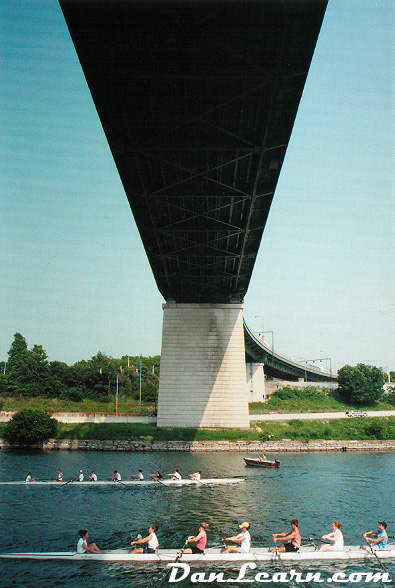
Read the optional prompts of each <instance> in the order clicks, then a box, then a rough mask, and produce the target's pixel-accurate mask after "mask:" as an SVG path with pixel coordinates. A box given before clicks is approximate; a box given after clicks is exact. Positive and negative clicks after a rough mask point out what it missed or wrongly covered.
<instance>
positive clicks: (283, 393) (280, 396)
mask: <svg viewBox="0 0 395 588" xmlns="http://www.w3.org/2000/svg"><path fill="white" fill-rule="evenodd" d="M24 408H35V409H40V410H46V411H48V412H87V413H109V414H115V396H114V395H112V396H111V397H110V398H109V400H108V401H106V402H99V401H95V400H83V401H82V402H73V401H71V400H60V399H59V398H44V397H41V396H38V397H35V398H30V399H27V398H1V399H0V409H1V410H4V411H14V410H15V411H19V410H22V409H24ZM394 408H395V397H394V394H386V395H384V396H383V399H382V400H381V401H380V402H377V403H376V404H375V405H373V406H357V405H354V404H347V403H345V402H343V401H342V400H341V399H340V397H339V395H338V394H337V392H336V390H330V389H324V390H323V389H321V388H316V387H315V386H309V387H307V388H293V387H292V386H285V387H284V388H281V389H280V390H278V391H277V392H275V393H274V394H272V395H271V396H270V399H269V402H268V403H267V404H264V403H263V402H252V403H250V414H267V413H268V412H272V411H279V412H282V413H294V412H298V413H299V412H345V411H346V410H353V409H361V410H367V409H369V410H394ZM138 412H139V403H138V400H136V399H133V398H130V397H126V396H120V397H119V399H118V414H138ZM141 412H142V414H143V415H151V414H153V413H154V412H155V405H154V404H152V403H151V404H149V403H144V402H143V403H142V405H141Z"/></svg>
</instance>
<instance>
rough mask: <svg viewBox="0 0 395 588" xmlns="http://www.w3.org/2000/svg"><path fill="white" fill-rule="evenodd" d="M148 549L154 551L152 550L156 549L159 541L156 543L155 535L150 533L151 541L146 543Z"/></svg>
mask: <svg viewBox="0 0 395 588" xmlns="http://www.w3.org/2000/svg"><path fill="white" fill-rule="evenodd" d="M148 547H149V548H150V549H154V550H155V549H158V547H159V541H158V538H157V536H156V535H155V533H152V535H151V539H150V540H149V541H148Z"/></svg>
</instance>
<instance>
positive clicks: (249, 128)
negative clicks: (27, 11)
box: [59, 0, 327, 426]
mask: <svg viewBox="0 0 395 588" xmlns="http://www.w3.org/2000/svg"><path fill="white" fill-rule="evenodd" d="M59 1H60V5H61V7H62V10H63V14H64V16H65V19H66V22H67V25H68V28H69V31H70V34H71V37H72V40H73V42H74V46H75V48H76V51H77V54H78V57H79V60H80V63H81V66H82V68H83V71H84V74H85V77H86V80H87V83H88V86H89V89H90V91H91V94H92V98H93V100H94V103H95V106H96V109H97V112H98V114H99V117H100V120H101V123H102V125H103V129H104V132H105V134H106V137H107V140H108V144H109V146H110V149H111V151H112V154H113V157H114V161H115V163H116V166H117V168H118V171H119V174H120V177H121V180H122V183H123V186H124V189H125V192H126V195H127V198H128V200H129V203H130V207H131V209H132V212H133V215H134V218H135V221H136V224H137V227H138V230H139V232H140V235H141V238H142V241H143V244H144V247H145V251H146V253H147V256H148V260H149V263H150V265H151V268H152V271H153V273H154V276H155V280H156V283H157V285H158V288H159V290H160V292H161V294H162V295H163V297H164V298H165V300H166V301H174V302H175V303H177V304H180V303H182V304H194V305H199V304H211V305H212V304H217V305H223V304H225V305H226V304H229V303H233V304H235V305H236V306H235V308H236V307H237V306H238V305H239V304H240V303H242V301H243V299H244V295H245V293H246V291H247V288H248V284H249V281H250V278H251V274H252V270H253V267H254V263H255V259H256V256H257V253H258V248H259V245H260V241H261V237H262V233H263V230H264V227H265V224H266V221H267V218H268V214H269V209H270V205H271V202H272V199H273V195H274V191H275V188H276V185H277V181H278V177H279V174H280V171H281V167H282V164H283V161H284V157H285V153H286V149H287V145H288V142H289V139H290V136H291V132H292V127H293V124H294V120H295V117H296V113H297V109H298V106H299V102H300V98H301V95H302V91H303V87H304V84H305V81H306V77H307V73H308V70H309V66H310V62H311V59H312V55H313V52H314V48H315V44H316V41H317V37H318V33H319V30H320V27H321V22H322V19H323V16H324V12H325V8H326V4H327V0H188V1H186V0H104V1H103V0H59ZM165 314H166V313H165ZM202 316H203V315H202ZM223 326H224V331H227V329H228V326H227V325H225V324H224V325H223ZM184 327H185V330H186V331H187V327H188V325H187V324H186V325H184ZM164 340H167V337H164ZM179 341H180V345H184V344H185V335H183V337H180V339H179ZM204 344H205V345H206V346H208V347H209V346H210V330H208V331H207V333H206V341H205V343H204V342H203V340H202V339H200V345H204ZM189 349H190V353H191V354H192V355H193V354H194V352H195V351H196V349H195V351H194V347H193V345H192V346H189ZM163 352H165V354H166V349H165V350H164V349H163V347H162V354H163ZM173 353H174V357H173V358H171V357H170V358H169V360H170V363H169V366H171V365H172V363H174V362H173V359H174V361H175V360H176V358H177V356H178V355H182V356H183V357H185V354H184V353H183V348H181V347H180V348H179V349H178V351H177V350H176V349H174V351H173ZM196 353H197V351H196ZM240 354H241V357H242V358H243V361H244V348H243V345H242V346H241V347H240ZM196 357H197V355H195V359H196ZM192 360H194V358H192ZM190 361H191V358H190V359H188V358H186V359H185V364H183V365H181V363H180V362H179V363H178V367H179V370H184V369H187V368H188V363H190ZM225 365H228V364H227V362H225V364H221V365H220V366H219V367H218V370H219V372H218V374H217V376H218V377H219V378H221V377H222V374H221V370H222V369H229V368H228V367H224V366H225ZM162 374H163V370H162ZM236 379H237V378H236ZM209 380H210V379H208V380H207V384H206V390H205V391H204V392H199V394H200V393H201V394H203V396H204V395H206V396H207V395H209V394H211V393H212V392H213V387H212V384H210V382H209ZM177 381H178V382H181V381H182V377H181V376H180V377H178V380H177ZM210 381H211V380H210ZM180 385H181V384H180ZM210 386H211V387H210ZM245 387H246V386H245V385H244V386H243V387H241V384H240V385H237V386H236V385H235V386H234V387H232V388H229V390H228V393H229V398H230V397H232V399H230V402H233V403H235V405H236V404H237V402H238V399H239V398H241V397H242V398H243V402H246V393H245ZM171 391H172V392H171V396H172V398H175V399H177V398H181V397H182V395H183V394H184V391H183V390H182V389H180V388H175V387H174V386H171ZM160 394H162V395H163V396H164V397H166V398H168V399H169V398H170V396H169V394H170V393H169V394H168V393H167V392H166V393H165V391H164V388H163V386H162V388H160ZM169 402H170V400H169ZM191 402H192V400H191ZM159 403H160V404H161V400H160V401H159ZM220 404H221V403H220ZM220 404H218V408H217V410H218V411H220V410H221V407H220ZM162 406H163V403H162ZM191 406H192V405H190V408H191ZM184 410H185V409H184ZM191 411H192V408H191ZM242 412H243V413H245V410H244V409H243V411H242ZM214 420H215V422H219V421H220V420H221V419H219V418H218V419H214ZM228 420H229V424H230V421H231V419H228ZM225 421H226V419H224V420H223V421H222V423H223V424H222V425H221V426H226V422H225ZM241 421H243V422H244V417H243V418H242V419H241ZM168 422H169V424H171V423H170V421H168ZM205 422H206V420H205V419H203V420H202V421H201V423H200V424H201V426H204V425H205ZM232 424H233V421H232Z"/></svg>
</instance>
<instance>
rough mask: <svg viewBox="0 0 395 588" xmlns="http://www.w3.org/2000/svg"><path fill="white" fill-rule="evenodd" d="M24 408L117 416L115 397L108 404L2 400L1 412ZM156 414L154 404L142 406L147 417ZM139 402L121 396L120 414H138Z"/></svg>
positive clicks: (37, 399)
mask: <svg viewBox="0 0 395 588" xmlns="http://www.w3.org/2000/svg"><path fill="white" fill-rule="evenodd" d="M24 408H34V409H37V410H45V411H47V412H87V413H110V414H115V396H114V395H113V396H111V397H110V399H109V400H108V401H107V402H99V401H97V400H88V399H87V400H83V401H82V402H73V401H72V400H60V399H59V398H45V397H42V396H37V397H35V398H29V399H27V398H2V399H1V410H4V411H14V410H15V411H19V410H23V409H24ZM154 412H155V405H154V404H151V403H150V404H147V403H142V404H141V413H142V414H143V415H144V416H146V415H150V414H153V413H154ZM138 413H139V402H138V400H135V399H134V398H128V397H124V396H120V397H119V399H118V414H136V415H137V414H138Z"/></svg>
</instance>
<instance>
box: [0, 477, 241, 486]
mask: <svg viewBox="0 0 395 588" xmlns="http://www.w3.org/2000/svg"><path fill="white" fill-rule="evenodd" d="M244 481H245V478H205V479H203V480H157V481H155V480H125V482H124V481H123V480H122V481H121V480H120V481H115V482H113V481H111V480H98V481H97V482H88V481H86V482H78V481H77V480H69V481H67V480H64V481H63V482H55V480H46V481H40V480H38V481H36V482H22V481H21V482H0V486H58V487H60V486H64V485H66V484H67V485H68V486H207V485H212V484H237V483H238V482H244Z"/></svg>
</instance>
